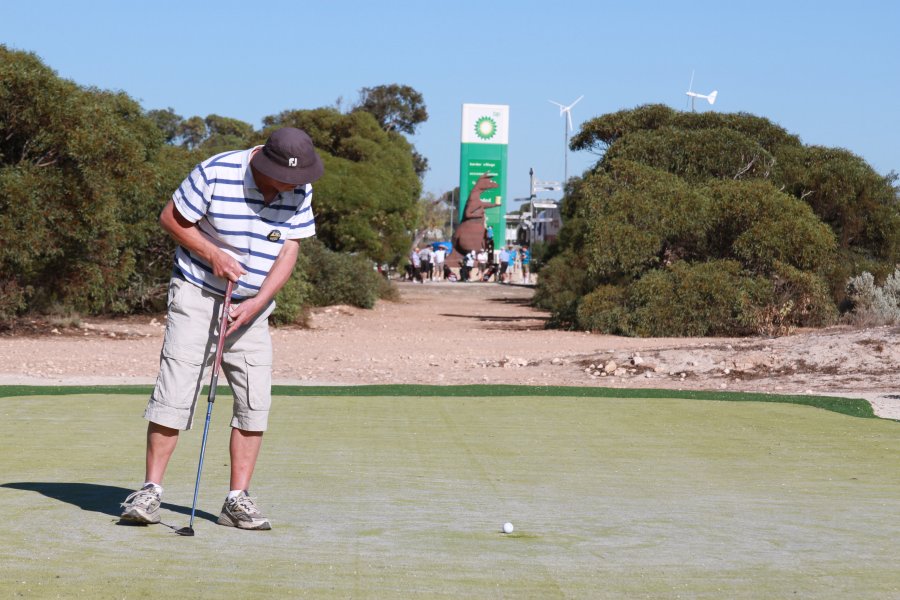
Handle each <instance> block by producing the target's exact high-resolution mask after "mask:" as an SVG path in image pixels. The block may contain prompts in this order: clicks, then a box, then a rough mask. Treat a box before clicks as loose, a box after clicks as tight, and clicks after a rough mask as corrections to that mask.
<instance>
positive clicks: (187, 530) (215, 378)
mask: <svg viewBox="0 0 900 600" xmlns="http://www.w3.org/2000/svg"><path fill="white" fill-rule="evenodd" d="M233 288H234V283H233V282H232V281H229V282H228V285H227V286H226V287H225V302H224V303H223V304H222V320H221V321H220V322H219V342H218V344H217V345H216V358H215V359H214V360H213V370H212V380H211V381H210V382H209V396H208V397H207V402H206V424H205V425H203V441H202V442H200V464H198V465H197V482H196V483H195V484H194V503H193V504H192V505H191V522H190V524H189V525H188V526H187V527H182V528H181V529H176V530H175V533H177V534H178V535H185V536H193V535H194V513H196V511H197V494H198V493H199V491H200V473H201V472H203V455H204V454H205V453H206V435H207V434H208V433H209V418H210V416H212V407H213V403H215V401H216V387H217V386H218V383H219V365H220V364H221V362H222V351H223V350H225V329H226V328H227V327H228V311H229V309H230V308H231V291H232V289H233Z"/></svg>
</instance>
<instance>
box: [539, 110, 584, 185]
mask: <svg viewBox="0 0 900 600" xmlns="http://www.w3.org/2000/svg"><path fill="white" fill-rule="evenodd" d="M582 98H584V94H582V95H581V96H578V100H576V101H575V102H573V103H572V104H570V105H568V106H566V105H564V104H560V103H559V102H554V101H553V100H548V101H547V102H549V103H550V104H555V105H556V106H558V107H559V116H563V113H565V115H566V120H565V121H564V122H563V129H564V132H565V146H564V148H563V151H564V154H563V156H564V158H565V171H564V172H563V189H565V185H566V182H567V181H569V132H570V131H572V129H573V127H572V107H573V106H575V105H576V104H578V103H579V102H580V101H581V99H582Z"/></svg>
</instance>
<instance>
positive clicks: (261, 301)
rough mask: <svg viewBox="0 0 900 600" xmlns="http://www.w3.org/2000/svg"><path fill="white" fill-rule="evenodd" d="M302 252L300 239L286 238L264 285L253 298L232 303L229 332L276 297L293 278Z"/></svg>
mask: <svg viewBox="0 0 900 600" xmlns="http://www.w3.org/2000/svg"><path fill="white" fill-rule="evenodd" d="M299 252H300V240H285V241H284V244H283V245H282V246H281V251H280V252H279V253H278V257H277V258H276V259H275V262H274V263H273V264H272V269H271V270H270V271H269V274H268V275H267V276H266V278H265V279H264V280H263V284H262V287H260V288H259V292H258V293H257V294H256V295H255V296H253V297H252V298H247V299H246V300H244V301H243V302H241V303H240V304H237V305H232V311H231V318H232V321H231V323H230V324H229V326H228V331H227V332H226V335H227V334H230V333H231V332H232V331H234V330H236V329H237V328H238V327H240V326H241V325H245V324H247V323H249V322H250V321H252V320H253V318H254V317H255V316H256V315H257V314H258V313H259V312H260V311H261V310H262V309H264V308H265V307H266V306H268V305H269V302H271V301H272V299H273V298H274V297H275V294H277V293H278V290H280V289H281V288H282V287H283V286H284V284H285V283H287V280H288V279H290V278H291V273H292V272H293V271H294V265H295V264H297V254H298V253H299Z"/></svg>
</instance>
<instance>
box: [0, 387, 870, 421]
mask: <svg viewBox="0 0 900 600" xmlns="http://www.w3.org/2000/svg"><path fill="white" fill-rule="evenodd" d="M152 391H153V386H147V385H98V386H61V385H48V386H37V385H6V386H0V398H4V397H14V396H62V395H72V394H134V395H149V394H150V393H151V392H152ZM206 393H207V388H206V387H204V389H203V391H202V392H201V394H202V395H205V394H206ZM217 393H221V394H223V395H225V394H230V393H231V390H229V389H228V387H227V386H219V388H218V392H217ZM272 394H273V395H276V396H444V397H472V396H487V397H491V396H565V397H576V398H678V399H687V400H717V401H723V402H779V403H786V404H800V405H803V406H811V407H814V408H821V409H824V410H829V411H832V412H836V413H840V414H843V415H849V416H852V417H859V418H864V419H872V418H877V417H876V415H875V413H874V412H873V410H872V406H871V405H870V404H869V403H868V402H867V401H866V400H863V399H861V398H837V397H834V396H806V395H781V394H760V393H752V392H720V391H691V390H663V389H624V388H603V387H575V386H555V385H554V386H544V385H489V384H488V385H484V384H480V385H400V384H396V385H355V386H324V385H323V386H319V385H311V386H302V385H276V386H272Z"/></svg>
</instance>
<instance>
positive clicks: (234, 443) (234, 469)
mask: <svg viewBox="0 0 900 600" xmlns="http://www.w3.org/2000/svg"><path fill="white" fill-rule="evenodd" d="M262 438H263V432H262V431H244V430H243V429H238V428H237V427H233V428H232V429H231V489H233V490H247V489H250V478H251V477H253V469H254V467H256V458H257V457H258V456H259V449H260V447H261V446H262Z"/></svg>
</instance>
